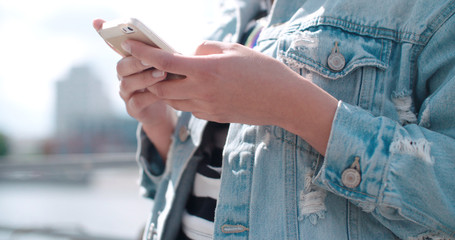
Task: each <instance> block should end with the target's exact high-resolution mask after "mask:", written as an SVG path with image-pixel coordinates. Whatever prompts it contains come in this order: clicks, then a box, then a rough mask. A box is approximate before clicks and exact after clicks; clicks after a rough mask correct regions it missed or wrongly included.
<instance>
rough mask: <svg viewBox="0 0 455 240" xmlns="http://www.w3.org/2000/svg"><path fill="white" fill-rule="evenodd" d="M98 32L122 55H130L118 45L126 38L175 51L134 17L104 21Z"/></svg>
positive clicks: (171, 51)
mask: <svg viewBox="0 0 455 240" xmlns="http://www.w3.org/2000/svg"><path fill="white" fill-rule="evenodd" d="M98 33H99V34H100V35H101V37H102V38H103V39H104V40H105V41H106V43H107V44H108V45H109V46H110V47H111V48H112V49H114V50H115V51H116V52H118V53H119V54H120V55H122V56H123V57H126V56H129V55H130V54H129V53H128V52H125V50H123V49H122V47H121V46H120V44H121V43H122V42H123V41H125V40H127V39H133V40H137V41H140V42H143V43H145V44H148V45H150V46H153V47H158V48H161V49H163V50H165V51H168V52H170V53H176V51H175V50H174V49H173V48H172V47H171V46H169V44H167V43H166V42H165V41H163V40H162V39H161V38H160V37H159V36H158V35H157V34H155V33H154V32H153V31H152V30H150V29H149V28H147V26H145V24H143V23H142V22H141V21H139V20H138V19H136V18H128V19H118V20H113V21H108V22H105V23H104V24H103V27H102V28H101V29H100V30H99V31H98Z"/></svg>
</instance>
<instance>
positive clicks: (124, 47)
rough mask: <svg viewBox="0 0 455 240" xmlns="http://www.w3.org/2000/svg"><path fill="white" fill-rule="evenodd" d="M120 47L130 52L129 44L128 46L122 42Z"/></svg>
mask: <svg viewBox="0 0 455 240" xmlns="http://www.w3.org/2000/svg"><path fill="white" fill-rule="evenodd" d="M122 48H123V50H125V51H126V52H128V53H131V46H130V45H129V44H128V43H126V42H122Z"/></svg>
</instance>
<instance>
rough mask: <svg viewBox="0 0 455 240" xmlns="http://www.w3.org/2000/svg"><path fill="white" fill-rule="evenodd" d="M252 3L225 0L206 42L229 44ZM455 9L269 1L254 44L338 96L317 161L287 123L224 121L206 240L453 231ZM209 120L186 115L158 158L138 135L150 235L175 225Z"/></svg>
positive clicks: (396, 1)
mask: <svg viewBox="0 0 455 240" xmlns="http://www.w3.org/2000/svg"><path fill="white" fill-rule="evenodd" d="M259 4H260V3H259V0H256V1H247V0H245V1H224V9H225V11H224V14H225V16H226V17H225V18H224V20H225V22H224V23H223V24H222V27H221V28H220V29H219V30H218V31H217V32H215V34H214V38H215V39H218V40H229V41H233V42H235V41H237V40H238V39H239V38H240V34H239V33H240V32H241V30H242V29H243V28H244V26H245V24H246V23H247V22H248V21H249V20H250V19H251V17H252V16H253V15H254V14H255V13H256V11H257V10H258V9H259ZM454 13H455V1H453V0H450V1H449V0H432V1H422V0H383V1H366V0H350V1H343V0H326V1H321V0H308V1H304V0H300V1H297V0H275V4H274V6H273V8H272V10H271V12H270V18H269V23H268V25H267V27H266V28H265V29H264V30H263V32H262V33H261V35H260V37H259V40H258V45H257V47H256V50H258V51H261V52H263V53H265V54H267V55H270V56H273V57H275V58H277V59H279V60H280V61H282V62H284V63H285V64H287V65H288V66H289V67H290V68H291V69H293V70H294V71H296V72H298V73H300V74H301V75H302V76H303V77H305V78H306V79H308V80H310V81H312V82H314V83H315V84H317V85H319V86H320V87H322V88H323V89H325V90H326V91H327V92H329V93H330V94H332V95H333V96H335V97H336V98H337V99H339V100H340V101H339V105H338V108H337V111H336V115H335V118H334V121H333V125H332V132H331V135H330V139H329V143H328V147H327V150H326V156H325V157H323V156H321V155H320V154H319V153H318V152H316V151H315V150H314V149H313V148H311V146H309V145H308V144H307V143H306V142H305V141H304V140H303V139H301V138H300V137H298V136H296V135H295V134H292V133H290V132H288V131H286V130H284V129H282V128H279V127H276V126H250V125H243V124H231V127H230V130H229V134H228V138H227V142H226V146H225V150H224V160H223V169H222V178H221V192H220V196H219V201H218V203H217V209H216V217H215V239H362V240H364V239H450V238H455V180H454V176H455V16H454ZM334 54H336V55H337V57H338V61H336V60H333V59H331V58H329V57H330V56H331V55H334ZM239 71H241V70H239ZM277 81H279V79H277ZM296 104H306V103H296ZM316 117H317V116H316ZM204 126H205V121H202V120H198V119H196V118H194V117H193V116H192V115H191V114H189V113H181V115H180V118H179V122H178V125H177V128H176V131H175V134H174V137H173V144H172V147H171V151H170V154H169V157H168V162H167V163H166V167H164V165H163V163H162V161H161V159H160V158H159V157H158V155H157V154H156V150H155V149H154V148H153V146H152V145H151V144H150V143H149V142H148V141H147V139H146V137H145V135H144V134H143V133H142V132H141V131H139V137H141V140H140V143H141V144H140V145H139V151H138V152H139V154H138V161H139V162H140V164H141V166H142V171H143V174H142V181H141V183H142V187H143V189H144V194H145V195H146V196H148V197H152V198H154V199H155V204H154V209H153V211H152V214H151V218H150V219H149V223H148V225H147V229H146V232H145V235H144V237H145V238H146V239H154V238H157V239H172V238H173V237H174V236H175V234H176V233H177V231H178V229H179V225H180V216H181V212H182V210H183V208H184V206H185V202H186V195H187V194H188V192H189V191H190V190H191V186H192V178H193V175H194V171H195V167H196V165H197V164H195V162H197V161H198V159H195V158H192V154H193V153H194V151H195V149H196V147H197V146H198V145H199V143H200V141H201V139H200V138H201V135H202V131H203V129H204Z"/></svg>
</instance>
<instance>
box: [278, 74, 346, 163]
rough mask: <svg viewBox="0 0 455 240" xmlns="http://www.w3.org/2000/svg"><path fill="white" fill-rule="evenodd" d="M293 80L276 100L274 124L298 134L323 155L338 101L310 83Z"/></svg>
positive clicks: (298, 79) (302, 80) (299, 78)
mask: <svg viewBox="0 0 455 240" xmlns="http://www.w3.org/2000/svg"><path fill="white" fill-rule="evenodd" d="M296 79H297V81H294V84H293V86H292V87H290V88H288V91H287V92H286V93H285V94H283V95H282V96H281V97H280V98H278V99H277V102H280V104H279V105H277V106H276V109H277V111H275V112H276V113H277V118H276V119H277V120H276V121H277V124H276V125H278V126H280V127H282V128H284V129H286V130H288V131H290V132H292V133H294V134H296V135H298V136H300V137H302V138H303V139H305V141H307V142H308V143H309V144H310V145H311V146H312V147H313V148H315V149H316V150H317V151H318V152H319V153H321V154H322V155H325V151H326V148H327V143H328V141H329V136H330V131H331V126H332V122H333V117H334V115H335V112H336V109H337V105H338V100H337V99H335V98H334V97H333V96H331V95H330V94H328V93H327V92H325V91H324V90H322V89H321V88H319V87H318V86H316V85H314V84H313V83H312V82H310V81H307V80H304V79H303V78H301V77H297V76H296ZM295 83H297V84H295Z"/></svg>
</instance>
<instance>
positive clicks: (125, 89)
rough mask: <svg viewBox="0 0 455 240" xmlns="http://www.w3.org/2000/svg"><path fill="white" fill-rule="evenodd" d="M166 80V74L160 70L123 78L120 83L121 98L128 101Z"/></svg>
mask: <svg viewBox="0 0 455 240" xmlns="http://www.w3.org/2000/svg"><path fill="white" fill-rule="evenodd" d="M165 78H166V73H165V72H163V71H161V70H158V69H150V70H147V71H143V72H141V73H138V74H134V75H130V76H127V77H123V78H122V80H121V81H120V96H121V97H122V98H123V99H124V100H127V99H129V98H130V97H131V95H132V94H134V93H135V92H137V91H142V90H143V89H145V88H147V87H149V86H151V85H153V84H155V83H157V82H159V81H162V80H164V79H165Z"/></svg>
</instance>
